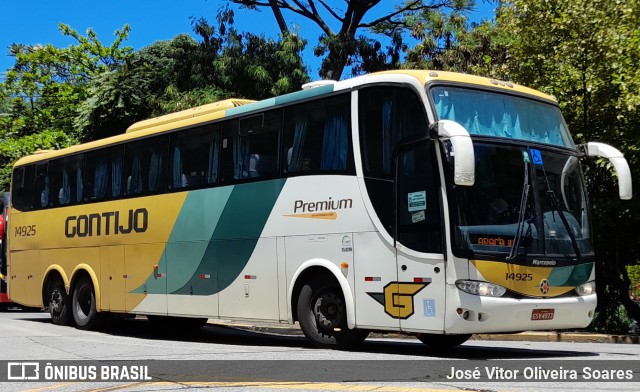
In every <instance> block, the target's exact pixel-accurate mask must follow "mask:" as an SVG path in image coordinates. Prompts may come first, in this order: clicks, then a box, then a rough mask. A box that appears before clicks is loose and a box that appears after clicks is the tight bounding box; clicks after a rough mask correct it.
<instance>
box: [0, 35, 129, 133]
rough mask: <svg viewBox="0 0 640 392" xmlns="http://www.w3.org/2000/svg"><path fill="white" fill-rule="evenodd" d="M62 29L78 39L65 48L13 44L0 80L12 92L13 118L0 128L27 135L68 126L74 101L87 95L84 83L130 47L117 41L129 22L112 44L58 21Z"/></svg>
mask: <svg viewBox="0 0 640 392" xmlns="http://www.w3.org/2000/svg"><path fill="white" fill-rule="evenodd" d="M59 29H60V31H61V32H62V34H63V35H66V36H69V37H72V38H74V39H75V40H76V44H74V45H70V46H69V47H67V48H57V47H54V46H53V45H51V44H48V45H23V44H12V45H11V46H10V49H9V50H10V53H11V55H13V56H14V57H15V59H16V61H15V64H14V66H13V67H11V68H10V69H9V71H8V72H7V74H6V76H5V81H4V83H2V90H4V92H5V93H4V94H5V95H6V96H8V97H10V98H11V105H10V108H9V111H8V114H10V116H9V117H10V118H11V120H12V121H11V122H10V123H9V124H3V128H2V130H1V131H2V132H4V133H7V134H17V135H29V134H33V133H38V132H42V131H44V130H65V131H71V130H72V124H73V118H74V116H75V114H76V112H77V108H78V105H79V104H80V103H81V102H82V101H83V100H84V99H86V98H87V90H86V88H87V85H88V84H89V83H90V82H91V80H92V79H93V78H94V77H96V76H97V75H99V74H101V73H103V72H108V71H113V70H115V69H117V68H118V67H120V66H121V65H122V64H123V63H124V62H125V61H126V59H127V58H128V57H129V56H130V54H131V52H132V49H131V48H128V47H124V48H122V47H120V45H121V44H122V42H123V41H124V40H125V39H126V38H127V36H128V33H129V27H128V26H125V27H124V28H123V29H122V30H118V31H116V39H115V40H114V42H113V43H112V44H111V45H110V46H105V45H103V44H102V43H101V42H100V41H99V40H98V37H97V35H96V34H95V32H93V31H92V30H91V29H89V30H87V34H86V36H83V35H81V34H79V33H78V32H77V31H75V30H73V29H72V28H71V27H69V26H67V25H65V24H60V25H59Z"/></svg>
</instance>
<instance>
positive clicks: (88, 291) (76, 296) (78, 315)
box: [71, 276, 104, 330]
mask: <svg viewBox="0 0 640 392" xmlns="http://www.w3.org/2000/svg"><path fill="white" fill-rule="evenodd" d="M71 308H72V310H73V312H72V313H73V320H74V321H75V322H76V327H77V328H78V329H86V330H90V329H96V328H98V327H99V326H100V325H101V324H102V321H103V320H104V315H103V314H100V313H98V311H97V309H96V294H95V290H94V289H93V283H91V279H89V278H88V277H86V276H84V277H82V278H80V280H79V281H78V283H77V284H76V286H75V288H74V290H73V300H72V304H71Z"/></svg>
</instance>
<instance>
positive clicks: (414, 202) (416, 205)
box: [407, 191, 427, 212]
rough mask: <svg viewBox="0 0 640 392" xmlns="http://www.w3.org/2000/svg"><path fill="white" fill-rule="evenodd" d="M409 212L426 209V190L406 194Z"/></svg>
mask: <svg viewBox="0 0 640 392" xmlns="http://www.w3.org/2000/svg"><path fill="white" fill-rule="evenodd" d="M407 196H408V200H409V212H414V211H424V210H426V209H427V191H420V192H411V193H409V194H408V195H407Z"/></svg>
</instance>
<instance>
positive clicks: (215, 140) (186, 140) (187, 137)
mask: <svg viewBox="0 0 640 392" xmlns="http://www.w3.org/2000/svg"><path fill="white" fill-rule="evenodd" d="M169 153H170V164H169V170H170V176H169V177H170V181H169V188H170V189H182V188H198V187H203V186H209V185H213V184H215V183H216V182H217V181H218V161H219V159H218V156H219V154H220V125H207V126H204V127H199V128H195V129H190V130H187V131H184V132H177V133H174V134H173V135H171V148H170V152H169Z"/></svg>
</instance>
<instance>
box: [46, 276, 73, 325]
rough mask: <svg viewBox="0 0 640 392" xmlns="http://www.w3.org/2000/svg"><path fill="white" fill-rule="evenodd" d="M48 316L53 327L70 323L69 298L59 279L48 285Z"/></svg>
mask: <svg viewBox="0 0 640 392" xmlns="http://www.w3.org/2000/svg"><path fill="white" fill-rule="evenodd" d="M47 293H48V295H49V315H51V322H52V323H54V324H55V325H69V323H70V321H71V310H70V308H71V304H70V301H69V296H68V295H67V292H66V290H65V289H64V284H63V283H62V282H61V281H60V279H55V280H53V281H52V282H51V283H50V284H49V289H48V290H47Z"/></svg>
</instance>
